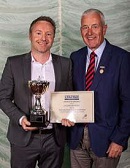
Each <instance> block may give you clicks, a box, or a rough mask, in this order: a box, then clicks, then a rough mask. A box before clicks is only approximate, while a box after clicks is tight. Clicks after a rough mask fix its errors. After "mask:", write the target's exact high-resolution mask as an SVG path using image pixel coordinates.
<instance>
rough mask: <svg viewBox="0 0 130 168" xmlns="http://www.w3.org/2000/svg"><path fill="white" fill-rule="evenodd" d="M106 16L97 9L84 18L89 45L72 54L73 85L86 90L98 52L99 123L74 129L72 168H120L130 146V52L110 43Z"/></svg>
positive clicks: (95, 84)
mask: <svg viewBox="0 0 130 168" xmlns="http://www.w3.org/2000/svg"><path fill="white" fill-rule="evenodd" d="M106 30H107V25H106V24H105V19H104V15H103V13H102V12H101V11H99V10H97V9H89V10H87V11H85V12H84V13H83V15H82V17H81V35H82V38H83V40H84V43H85V44H86V46H85V47H83V48H81V49H79V50H78V51H75V52H73V53H72V54H71V60H72V74H73V86H74V90H75V91H85V83H86V82H85V74H86V72H87V68H88V65H89V60H90V58H89V57H90V53H91V52H92V51H94V52H95V54H96V62H95V75H94V79H93V82H92V85H91V88H90V90H92V91H94V113H95V122H94V123H87V124H81V123H76V124H75V126H74V127H71V128H70V134H69V137H68V138H69V140H68V142H69V146H70V148H71V168H91V167H92V165H93V164H94V165H95V168H116V167H117V164H118V162H119V158H120V156H121V153H122V151H124V150H125V149H127V143H128V137H129V130H130V53H129V52H127V51H125V50H123V49H121V48H119V47H117V46H114V45H112V44H110V43H109V42H108V41H107V40H106V39H105V38H104V35H105V33H106Z"/></svg>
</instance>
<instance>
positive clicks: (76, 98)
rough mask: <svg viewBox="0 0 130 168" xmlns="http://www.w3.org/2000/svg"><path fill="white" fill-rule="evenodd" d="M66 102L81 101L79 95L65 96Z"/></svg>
mask: <svg viewBox="0 0 130 168" xmlns="http://www.w3.org/2000/svg"><path fill="white" fill-rule="evenodd" d="M65 100H79V95H65Z"/></svg>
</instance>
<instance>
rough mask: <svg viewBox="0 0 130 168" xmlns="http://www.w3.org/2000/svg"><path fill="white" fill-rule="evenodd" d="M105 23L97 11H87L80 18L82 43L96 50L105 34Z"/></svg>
mask: <svg viewBox="0 0 130 168" xmlns="http://www.w3.org/2000/svg"><path fill="white" fill-rule="evenodd" d="M106 30H107V25H105V24H104V23H103V21H102V19H101V16H100V15H99V14H98V13H95V12H93V13H87V14H84V15H83V16H82V18H81V35H82V38H83V41H84V43H85V44H86V45H87V46H88V47H89V48H90V49H91V50H92V51H94V50H96V49H97V48H98V47H99V46H100V45H101V44H102V42H103V40H104V35H105V34H106Z"/></svg>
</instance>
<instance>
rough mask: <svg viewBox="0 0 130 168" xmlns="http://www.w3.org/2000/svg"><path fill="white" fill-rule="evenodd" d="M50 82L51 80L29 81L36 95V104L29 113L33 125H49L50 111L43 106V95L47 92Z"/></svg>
mask: <svg viewBox="0 0 130 168" xmlns="http://www.w3.org/2000/svg"><path fill="white" fill-rule="evenodd" d="M49 84H50V83H49V82H47V81H41V80H32V81H28V86H29V88H30V90H31V92H32V94H33V95H34V96H35V101H34V106H33V108H32V109H31V111H30V115H29V121H30V123H31V126H32V127H47V126H48V125H49V115H48V111H46V110H45V109H44V108H43V107H42V106H41V95H42V94H44V93H45V92H46V90H47V88H48V87H49Z"/></svg>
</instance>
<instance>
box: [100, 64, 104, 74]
mask: <svg viewBox="0 0 130 168" xmlns="http://www.w3.org/2000/svg"><path fill="white" fill-rule="evenodd" d="M104 70H105V66H100V70H99V72H100V74H103V73H104Z"/></svg>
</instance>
